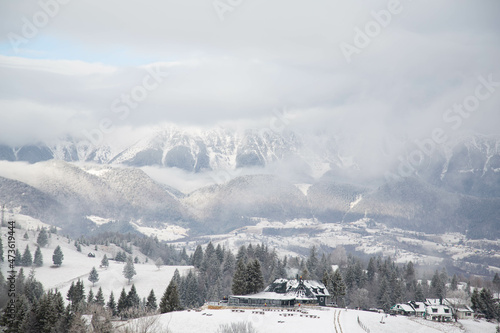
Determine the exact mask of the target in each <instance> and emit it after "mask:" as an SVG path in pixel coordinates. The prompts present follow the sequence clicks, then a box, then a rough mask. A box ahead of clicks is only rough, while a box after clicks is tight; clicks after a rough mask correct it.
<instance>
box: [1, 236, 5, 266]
mask: <svg viewBox="0 0 500 333" xmlns="http://www.w3.org/2000/svg"><path fill="white" fill-rule="evenodd" d="M2 238H3V237H0V262H3V260H4V259H3V243H2Z"/></svg>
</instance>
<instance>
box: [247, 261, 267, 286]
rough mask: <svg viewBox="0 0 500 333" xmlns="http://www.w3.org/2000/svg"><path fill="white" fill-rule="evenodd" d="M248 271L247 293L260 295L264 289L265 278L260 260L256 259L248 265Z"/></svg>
mask: <svg viewBox="0 0 500 333" xmlns="http://www.w3.org/2000/svg"><path fill="white" fill-rule="evenodd" d="M246 271H247V274H246V275H247V277H246V293H247V294H255V293H258V292H259V291H261V290H262V289H263V288H264V278H263V276H262V269H261V266H260V261H259V260H258V259H254V260H253V261H252V262H250V263H249V264H248V266H247V269H246Z"/></svg>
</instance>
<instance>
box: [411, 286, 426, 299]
mask: <svg viewBox="0 0 500 333" xmlns="http://www.w3.org/2000/svg"><path fill="white" fill-rule="evenodd" d="M414 298H415V301H417V302H424V301H425V295H424V289H423V288H422V284H420V283H418V284H417V286H416V288H415V296H414Z"/></svg>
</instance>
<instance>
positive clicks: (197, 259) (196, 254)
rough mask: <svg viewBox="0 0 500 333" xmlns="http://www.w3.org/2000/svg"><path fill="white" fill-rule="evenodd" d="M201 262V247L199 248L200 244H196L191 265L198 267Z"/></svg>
mask: <svg viewBox="0 0 500 333" xmlns="http://www.w3.org/2000/svg"><path fill="white" fill-rule="evenodd" d="M202 262H203V249H202V248H201V245H198V246H197V247H196V250H195V251H194V254H193V262H192V264H193V266H194V267H196V268H200V267H201V264H202Z"/></svg>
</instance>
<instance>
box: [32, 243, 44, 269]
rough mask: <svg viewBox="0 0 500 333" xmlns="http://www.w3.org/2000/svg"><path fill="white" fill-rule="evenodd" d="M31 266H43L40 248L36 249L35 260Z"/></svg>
mask: <svg viewBox="0 0 500 333" xmlns="http://www.w3.org/2000/svg"><path fill="white" fill-rule="evenodd" d="M33 264H35V266H37V267H42V266H43V256H42V250H40V246H37V247H36V251H35V259H34V260H33Z"/></svg>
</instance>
